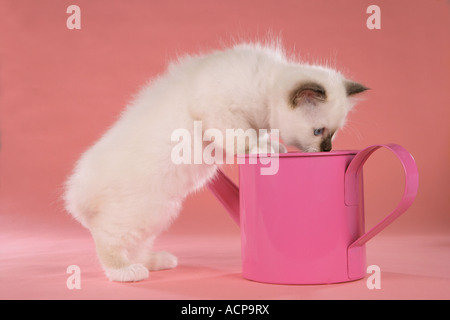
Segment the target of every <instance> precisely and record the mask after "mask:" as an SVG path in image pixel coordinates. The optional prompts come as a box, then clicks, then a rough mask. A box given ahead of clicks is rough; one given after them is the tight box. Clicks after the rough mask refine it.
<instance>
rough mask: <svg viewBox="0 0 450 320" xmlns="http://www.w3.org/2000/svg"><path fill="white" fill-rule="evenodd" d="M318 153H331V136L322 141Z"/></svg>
mask: <svg viewBox="0 0 450 320" xmlns="http://www.w3.org/2000/svg"><path fill="white" fill-rule="evenodd" d="M320 151H322V152H329V151H331V136H328V137H326V138H325V139H323V140H322V143H321V144H320Z"/></svg>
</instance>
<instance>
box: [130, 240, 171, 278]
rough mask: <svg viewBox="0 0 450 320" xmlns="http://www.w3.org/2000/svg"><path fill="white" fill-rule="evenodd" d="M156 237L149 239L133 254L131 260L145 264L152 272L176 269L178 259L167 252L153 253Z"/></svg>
mask: <svg viewBox="0 0 450 320" xmlns="http://www.w3.org/2000/svg"><path fill="white" fill-rule="evenodd" d="M154 240H155V236H152V237H150V238H148V239H147V240H146V241H144V242H143V243H142V244H141V245H140V246H139V247H138V248H136V249H137V250H136V251H137V252H134V254H132V255H131V256H132V258H131V260H132V261H134V262H135V263H140V264H143V265H144V266H145V267H146V268H147V269H148V270H150V271H158V270H166V269H172V268H175V267H176V266H177V265H178V259H177V257H176V256H174V255H173V254H171V253H169V252H167V251H152V248H153V242H154Z"/></svg>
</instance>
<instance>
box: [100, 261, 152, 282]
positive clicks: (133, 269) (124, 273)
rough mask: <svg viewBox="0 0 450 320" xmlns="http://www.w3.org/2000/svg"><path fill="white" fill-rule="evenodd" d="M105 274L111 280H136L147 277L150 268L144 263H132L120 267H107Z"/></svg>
mask: <svg viewBox="0 0 450 320" xmlns="http://www.w3.org/2000/svg"><path fill="white" fill-rule="evenodd" d="M105 274H106V276H107V277H108V279H109V280H111V281H118V282H136V281H141V280H144V279H147V278H148V276H149V271H148V269H147V268H146V267H145V266H144V265H142V264H139V263H138V264H132V265H129V266H127V267H124V268H120V269H105Z"/></svg>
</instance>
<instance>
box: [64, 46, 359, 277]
mask: <svg viewBox="0 0 450 320" xmlns="http://www.w3.org/2000/svg"><path fill="white" fill-rule="evenodd" d="M364 90H366V88H365V87H364V86H362V85H360V84H358V83H355V82H352V81H349V80H346V79H345V78H344V77H343V76H342V75H341V74H340V73H338V72H336V71H334V70H332V69H328V68H324V67H321V66H314V65H305V64H299V63H296V62H295V61H291V60H290V59H288V58H287V57H286V55H285V54H284V52H283V50H282V49H281V48H280V47H279V46H265V45H260V44H240V45H236V46H234V47H232V48H231V49H227V50H223V51H216V52H213V53H211V54H208V55H201V56H187V57H184V58H182V59H180V60H179V61H178V62H176V63H172V64H170V65H169V67H168V70H167V72H166V73H165V74H164V75H162V76H160V77H159V78H157V79H155V80H154V81H152V82H150V83H149V84H148V85H147V86H145V87H144V88H143V90H141V92H140V93H139V94H138V95H137V97H136V98H135V100H134V101H133V102H131V104H129V105H128V107H127V108H126V110H125V111H124V113H123V114H122V116H121V118H120V119H119V120H118V121H117V123H116V124H115V125H114V126H113V127H111V128H110V129H109V130H108V131H107V132H106V133H105V134H104V135H103V137H102V138H101V139H100V140H99V141H98V142H97V143H95V144H94V145H93V146H92V147H91V148H90V149H88V150H87V151H86V152H85V153H84V154H83V155H82V157H81V159H80V160H79V161H78V162H77V164H76V167H75V169H74V172H73V173H72V175H71V177H70V178H69V179H68V180H67V182H66V191H65V195H64V200H65V203H66V209H67V211H68V212H70V213H71V214H72V216H73V217H75V218H76V219H77V220H78V221H80V222H81V223H82V224H83V225H84V226H85V227H86V228H88V229H89V230H90V232H91V234H92V237H93V239H94V241H95V245H96V249H97V254H98V258H99V260H100V262H101V264H102V266H103V268H104V270H105V273H106V276H107V277H108V278H109V279H110V280H112V281H139V280H143V279H146V278H147V277H148V276H149V270H150V271H152V270H161V269H168V268H174V267H175V266H176V265H177V258H176V257H175V256H173V255H172V254H170V253H168V252H165V251H160V252H154V251H152V244H153V242H154V240H155V238H156V237H157V236H158V235H159V234H160V233H161V232H162V231H163V230H165V229H166V228H168V227H169V226H170V224H171V223H172V221H173V220H174V219H175V218H176V217H177V215H178V213H179V211H180V209H181V206H182V202H183V199H184V198H185V197H186V196H187V195H188V194H189V193H191V192H193V191H195V190H197V189H199V188H201V187H202V186H203V185H205V183H207V182H208V181H209V180H210V179H211V178H212V177H213V176H214V174H215V172H216V170H217V165H210V164H200V165H198V164H192V165H190V164H181V165H180V164H178V165H177V164H174V163H173V161H171V150H172V148H173V146H174V143H173V142H172V141H171V139H170V137H171V133H172V132H173V131H174V130H176V129H178V128H185V129H187V130H190V131H191V132H192V127H193V122H194V121H201V122H202V126H203V130H206V129H208V128H216V129H218V130H220V131H221V132H225V130H226V129H227V128H231V129H235V128H241V129H243V130H247V129H249V128H253V129H255V130H258V129H261V128H266V129H279V134H280V137H281V139H282V140H283V141H284V143H286V144H288V145H294V146H297V147H298V148H300V149H301V150H303V151H306V152H314V151H330V150H331V140H332V139H333V137H334V135H335V133H336V131H337V130H338V129H339V128H341V127H342V126H343V125H344V123H345V120H346V116H347V113H348V112H349V110H350V109H351V108H352V105H353V101H352V100H353V99H351V98H352V97H353V96H354V95H356V94H358V93H360V92H363V91H364ZM229 147H230V146H227V149H226V150H233V151H232V152H237V150H236V149H235V148H234V147H233V146H231V148H229ZM229 152H230V151H229Z"/></svg>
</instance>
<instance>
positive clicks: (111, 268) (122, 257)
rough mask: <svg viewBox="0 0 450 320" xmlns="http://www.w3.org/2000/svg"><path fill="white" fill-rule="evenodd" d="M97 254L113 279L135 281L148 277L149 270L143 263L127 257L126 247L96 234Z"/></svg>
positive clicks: (109, 277) (110, 278)
mask: <svg viewBox="0 0 450 320" xmlns="http://www.w3.org/2000/svg"><path fill="white" fill-rule="evenodd" d="M93 236H94V240H95V245H96V248H97V255H98V258H99V260H100V263H101V264H102V266H103V269H104V270H105V274H106V276H107V277H108V279H109V280H111V281H119V282H135V281H141V280H144V279H147V278H148V276H149V270H148V269H147V268H146V267H145V266H144V265H143V264H141V263H131V262H130V261H129V260H128V258H127V252H126V247H125V246H124V245H120V244H116V243H115V241H108V239H105V238H106V237H102V236H99V235H94V234H93Z"/></svg>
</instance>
